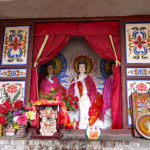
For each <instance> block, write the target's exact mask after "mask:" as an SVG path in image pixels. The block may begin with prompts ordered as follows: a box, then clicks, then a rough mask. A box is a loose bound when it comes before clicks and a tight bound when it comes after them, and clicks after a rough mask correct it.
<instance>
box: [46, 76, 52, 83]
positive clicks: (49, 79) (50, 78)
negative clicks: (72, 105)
mask: <svg viewBox="0 0 150 150" xmlns="http://www.w3.org/2000/svg"><path fill="white" fill-rule="evenodd" d="M53 76H54V75H53V74H52V75H48V76H46V78H47V79H48V81H49V82H51V83H54V81H53V80H52V77H53Z"/></svg>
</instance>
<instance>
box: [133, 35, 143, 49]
mask: <svg viewBox="0 0 150 150" xmlns="http://www.w3.org/2000/svg"><path fill="white" fill-rule="evenodd" d="M133 44H135V45H137V47H138V48H139V49H141V48H142V47H143V45H144V44H146V42H145V41H143V40H142V38H141V36H140V35H138V37H137V40H136V41H134V42H133Z"/></svg>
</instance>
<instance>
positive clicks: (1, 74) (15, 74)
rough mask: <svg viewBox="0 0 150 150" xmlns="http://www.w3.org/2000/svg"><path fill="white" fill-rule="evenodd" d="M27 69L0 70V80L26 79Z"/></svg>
mask: <svg viewBox="0 0 150 150" xmlns="http://www.w3.org/2000/svg"><path fill="white" fill-rule="evenodd" d="M26 73H27V69H20V68H18V69H0V78H20V77H21V78H23V77H26Z"/></svg>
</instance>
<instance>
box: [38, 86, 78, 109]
mask: <svg viewBox="0 0 150 150" xmlns="http://www.w3.org/2000/svg"><path fill="white" fill-rule="evenodd" d="M40 97H41V98H42V99H45V100H56V101H63V102H64V103H65V105H66V108H67V110H68V111H69V110H76V109H78V108H79V105H78V101H79V99H78V97H72V96H69V95H66V93H65V92H64V93H60V92H56V91H55V89H54V88H51V89H50V92H47V93H46V94H45V93H43V92H42V91H40Z"/></svg>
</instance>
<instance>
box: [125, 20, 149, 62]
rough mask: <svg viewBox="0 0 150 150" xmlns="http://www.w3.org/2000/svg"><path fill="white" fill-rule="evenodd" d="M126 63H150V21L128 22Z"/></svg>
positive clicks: (126, 25)
mask: <svg viewBox="0 0 150 150" xmlns="http://www.w3.org/2000/svg"><path fill="white" fill-rule="evenodd" d="M125 35H126V37H125V40H126V63H129V64H139V63H141V64H149V63H150V61H149V60H150V23H126V24H125Z"/></svg>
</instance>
